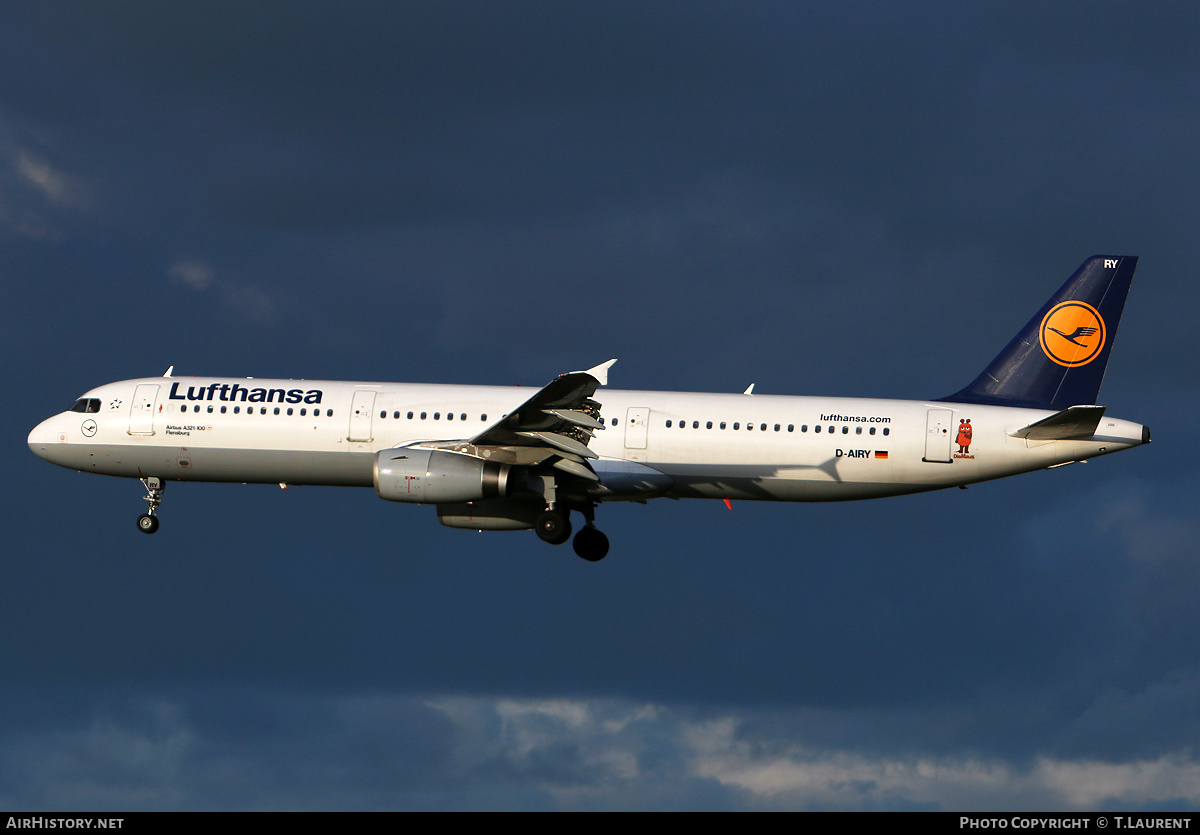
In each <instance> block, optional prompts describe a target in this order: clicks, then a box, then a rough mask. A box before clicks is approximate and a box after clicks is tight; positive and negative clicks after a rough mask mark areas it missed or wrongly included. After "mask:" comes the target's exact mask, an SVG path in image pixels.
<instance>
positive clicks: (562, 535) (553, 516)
mask: <svg viewBox="0 0 1200 835" xmlns="http://www.w3.org/2000/svg"><path fill="white" fill-rule="evenodd" d="M534 530H536V531H537V535H538V536H539V537H541V539H542V541H543V542H549V543H550V544H551V545H562V544H563V543H564V542H566V541H567V540H568V539H570V538H571V520H570V519H568V518H567V517H566V516H563V515H561V514H558V513H555V512H554V511H553V510H547V511H546V512H545V513H543V514H542V515H541V516H539V517H538V520H537V524H536V525H534Z"/></svg>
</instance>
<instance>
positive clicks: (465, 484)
mask: <svg viewBox="0 0 1200 835" xmlns="http://www.w3.org/2000/svg"><path fill="white" fill-rule="evenodd" d="M514 475H515V472H514V470H513V468H512V467H510V466H509V465H508V464H498V463H496V462H494V461H484V460H483V459H482V458H475V457H474V456H472V455H460V454H459V453H457V452H446V451H445V450H442V449H410V448H405V447H401V448H398V449H385V450H381V451H380V452H379V453H377V454H376V456H375V473H374V479H375V492H376V493H378V494H379V497H380V498H382V499H387V500H388V501H391V502H414V503H417V504H440V503H443V502H470V501H475V500H477V499H492V498H500V497H503V496H507V495H508V494H509V489H510V486H516V479H515V478H514Z"/></svg>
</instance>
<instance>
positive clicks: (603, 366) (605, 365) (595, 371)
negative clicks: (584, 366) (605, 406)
mask: <svg viewBox="0 0 1200 835" xmlns="http://www.w3.org/2000/svg"><path fill="white" fill-rule="evenodd" d="M615 362H616V360H615V359H611V360H609V361H608V362H602V363H600V364H599V365H597V366H596V367H595V368H589V369H588V370H587V371H576V372H575V373H576V374H591V375H592V376H593V377H595V378H596V379H597V380H598V381H599V382H600V385H602V386H607V385H608V369H610V368H612V367H613V363H615Z"/></svg>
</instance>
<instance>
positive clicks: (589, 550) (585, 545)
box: [571, 528, 608, 562]
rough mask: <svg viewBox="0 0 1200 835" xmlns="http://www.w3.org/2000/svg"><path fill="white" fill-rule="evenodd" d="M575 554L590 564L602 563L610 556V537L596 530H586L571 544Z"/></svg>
mask: <svg viewBox="0 0 1200 835" xmlns="http://www.w3.org/2000/svg"><path fill="white" fill-rule="evenodd" d="M571 544H572V545H573V546H574V548H575V553H576V554H578V555H579V556H581V557H583V558H584V559H585V560H587V561H588V562H600V560H602V559H604V558H605V557H606V556H608V537H607V536H605V535H604V534H602V533H601V532H600V531H598V530H596V529H595V528H584V529H583V530H581V531H580V532H579V533H577V534H576V535H575V541H574V542H573V543H571Z"/></svg>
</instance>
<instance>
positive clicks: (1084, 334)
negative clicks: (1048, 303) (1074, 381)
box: [1038, 301, 1107, 368]
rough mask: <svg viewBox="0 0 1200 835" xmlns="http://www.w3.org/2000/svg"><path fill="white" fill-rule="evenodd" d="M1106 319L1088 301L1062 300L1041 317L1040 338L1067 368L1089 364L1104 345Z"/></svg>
mask: <svg viewBox="0 0 1200 835" xmlns="http://www.w3.org/2000/svg"><path fill="white" fill-rule="evenodd" d="M1106 338H1107V333H1106V331H1105V329H1104V319H1103V318H1101V316H1100V314H1099V313H1098V312H1096V308H1094V307H1092V306H1091V305H1090V304H1087V303H1085V302H1077V301H1070V302H1062V303H1061V304H1056V305H1055V306H1054V307H1052V308H1050V312H1049V313H1047V314H1046V316H1045V318H1043V319H1042V327H1041V329H1040V330H1039V331H1038V339H1039V341H1040V342H1041V343H1042V350H1043V351H1044V352H1045V354H1046V356H1048V357H1049V358H1050V359H1051V360H1053V361H1054V362H1056V363H1058V364H1059V365H1065V366H1066V367H1067V368H1074V367H1075V366H1077V365H1087V364H1088V363H1089V362H1091V361H1092V360H1094V359H1095V358H1096V357H1097V356H1098V355H1099V354H1100V350H1101V349H1102V348H1103V347H1104V341H1105V339H1106Z"/></svg>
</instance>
